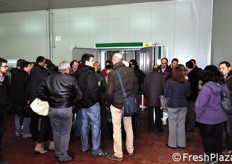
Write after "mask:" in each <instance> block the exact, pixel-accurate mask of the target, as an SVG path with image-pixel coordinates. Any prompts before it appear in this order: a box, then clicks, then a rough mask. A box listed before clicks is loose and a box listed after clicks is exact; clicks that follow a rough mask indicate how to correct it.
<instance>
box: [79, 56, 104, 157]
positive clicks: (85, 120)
mask: <svg viewBox="0 0 232 164" xmlns="http://www.w3.org/2000/svg"><path fill="white" fill-rule="evenodd" d="M81 60H82V65H81V66H80V67H79V68H78V70H77V72H76V77H77V79H78V84H79V86H80V88H81V90H82V92H83V100H82V101H81V102H80V104H79V105H80V106H79V107H80V108H82V110H81V111H82V127H81V143H82V152H87V151H88V150H89V143H88V140H89V139H88V137H89V129H90V127H91V130H92V146H93V147H92V155H94V156H106V155H107V153H106V152H104V151H102V149H101V148H100V143H101V130H100V127H101V115H100V105H99V98H100V91H99V87H98V80H97V76H96V75H95V72H94V68H93V64H94V56H93V55H92V54H84V55H83V56H82V58H81Z"/></svg>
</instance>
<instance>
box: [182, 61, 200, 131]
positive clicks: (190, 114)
mask: <svg viewBox="0 0 232 164" xmlns="http://www.w3.org/2000/svg"><path fill="white" fill-rule="evenodd" d="M185 66H186V69H187V71H188V73H187V76H188V81H189V82H190V86H191V95H190V97H187V100H188V106H187V108H188V111H187V115H186V129H187V131H193V130H194V126H195V101H196V99H197V96H198V82H199V77H198V75H197V73H196V71H195V69H194V67H193V63H192V62H191V61H188V62H186V64H185Z"/></svg>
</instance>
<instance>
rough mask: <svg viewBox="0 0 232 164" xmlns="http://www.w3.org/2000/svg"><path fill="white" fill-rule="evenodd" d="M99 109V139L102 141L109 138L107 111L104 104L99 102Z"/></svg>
mask: <svg viewBox="0 0 232 164" xmlns="http://www.w3.org/2000/svg"><path fill="white" fill-rule="evenodd" d="M100 108H101V135H102V136H101V137H102V138H103V139H107V138H109V136H110V135H109V132H108V128H107V109H106V105H105V103H102V102H100Z"/></svg>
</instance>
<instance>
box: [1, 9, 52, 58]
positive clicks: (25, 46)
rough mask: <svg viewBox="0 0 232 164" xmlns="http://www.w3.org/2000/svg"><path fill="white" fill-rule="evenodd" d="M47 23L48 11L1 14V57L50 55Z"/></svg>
mask: <svg viewBox="0 0 232 164" xmlns="http://www.w3.org/2000/svg"><path fill="white" fill-rule="evenodd" d="M47 23H48V21H47V12H46V11H33V12H21V13H4V14H0V57H4V58H7V59H19V58H25V59H27V60H29V61H34V60H35V58H36V57H37V56H39V55H42V56H45V57H48V50H49V48H48V31H47V26H48V24H47Z"/></svg>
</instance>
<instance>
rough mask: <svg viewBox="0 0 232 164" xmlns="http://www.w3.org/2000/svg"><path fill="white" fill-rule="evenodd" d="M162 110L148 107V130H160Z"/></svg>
mask: <svg viewBox="0 0 232 164" xmlns="http://www.w3.org/2000/svg"><path fill="white" fill-rule="evenodd" d="M154 108H155V126H154ZM162 115H163V114H162V110H160V107H152V106H148V127H149V130H154V129H161V128H162V120H161V118H162Z"/></svg>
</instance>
